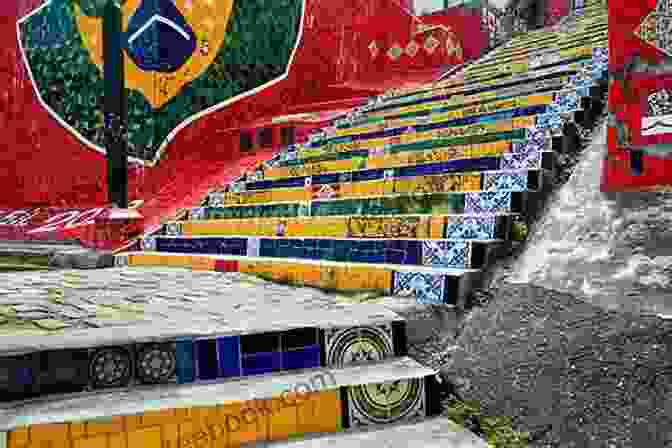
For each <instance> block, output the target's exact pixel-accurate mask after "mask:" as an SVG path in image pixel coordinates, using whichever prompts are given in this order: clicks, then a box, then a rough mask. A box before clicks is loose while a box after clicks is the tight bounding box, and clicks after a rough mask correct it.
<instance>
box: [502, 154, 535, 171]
mask: <svg viewBox="0 0 672 448" xmlns="http://www.w3.org/2000/svg"><path fill="white" fill-rule="evenodd" d="M500 160H501V166H500V169H501V170H521V169H523V170H524V169H530V170H534V169H540V168H541V151H536V150H535V151H530V152H520V153H511V154H503V156H502V158H501V159H500Z"/></svg>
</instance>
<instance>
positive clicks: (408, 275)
mask: <svg viewBox="0 0 672 448" xmlns="http://www.w3.org/2000/svg"><path fill="white" fill-rule="evenodd" d="M445 284H446V282H445V278H444V276H443V275H442V274H431V273H425V272H395V273H394V288H393V290H392V291H393V294H396V295H400V296H402V297H415V298H416V301H417V302H418V303H434V304H439V303H443V297H444V289H445Z"/></svg>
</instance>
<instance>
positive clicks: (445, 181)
mask: <svg viewBox="0 0 672 448" xmlns="http://www.w3.org/2000/svg"><path fill="white" fill-rule="evenodd" d="M485 160H487V159H485ZM463 162H464V163H462V164H459V163H456V161H452V162H447V163H437V164H425V165H416V166H409V167H404V168H397V169H395V168H390V169H377V170H362V171H356V172H352V173H340V174H333V175H328V174H323V175H319V176H308V177H295V178H289V179H281V180H276V181H259V182H248V183H247V184H245V190H246V191H242V192H238V193H234V192H229V193H221V194H216V193H211V194H210V206H212V207H225V206H230V205H252V204H265V203H279V202H293V201H309V200H320V199H336V198H342V199H345V198H350V199H354V198H362V197H371V196H382V195H388V194H414V193H426V192H434V193H441V192H467V191H500V190H509V191H538V190H539V189H540V188H541V186H542V185H543V179H542V176H549V175H551V174H550V173H544V172H543V171H542V170H529V171H501V170H496V171H483V170H479V169H478V166H479V165H486V166H487V165H488V164H484V163H483V162H484V160H483V159H464V161H463ZM475 167H476V168H475ZM456 168H459V169H463V170H464V171H466V172H465V173H451V172H450V171H447V170H452V169H456ZM444 170H445V171H444ZM474 171H483V172H481V173H477V172H474ZM422 173H431V175H423V174H422Z"/></svg>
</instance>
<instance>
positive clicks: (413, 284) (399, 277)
mask: <svg viewBox="0 0 672 448" xmlns="http://www.w3.org/2000/svg"><path fill="white" fill-rule="evenodd" d="M116 262H117V263H118V265H129V266H164V267H167V266H170V267H181V268H191V269H199V270H209V271H213V270H214V271H220V272H241V273H245V274H254V275H258V276H261V277H263V278H266V279H268V280H272V281H274V282H280V283H287V284H293V285H302V286H313V287H316V288H320V289H323V290H328V291H342V292H361V291H375V292H377V293H380V294H383V295H397V296H403V297H415V298H416V300H417V301H418V302H419V303H435V304H450V305H456V306H462V305H463V303H464V299H465V297H466V295H467V293H468V292H469V291H470V290H471V288H472V287H473V285H475V284H477V283H478V281H479V280H480V273H481V271H480V270H478V269H452V268H429V267H424V266H404V265H387V264H367V263H339V262H334V261H321V260H307V259H288V258H262V257H241V256H235V255H186V254H172V253H159V252H128V253H126V254H120V255H116Z"/></svg>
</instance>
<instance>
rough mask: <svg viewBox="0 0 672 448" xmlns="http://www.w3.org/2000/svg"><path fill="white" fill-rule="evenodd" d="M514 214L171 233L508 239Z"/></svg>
mask: <svg viewBox="0 0 672 448" xmlns="http://www.w3.org/2000/svg"><path fill="white" fill-rule="evenodd" d="M511 222H512V216H511V215H443V216H333V217H332V216H327V217H325V216H312V217H309V218H252V219H237V220H204V221H184V222H175V223H169V224H167V225H166V228H165V233H166V235H168V236H179V235H184V236H204V235H220V236H244V235H251V236H266V237H269V236H278V237H288V238H292V237H325V238H418V239H441V238H446V239H458V240H459V239H480V240H491V239H501V240H506V239H508V236H509V231H510V229H511Z"/></svg>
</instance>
